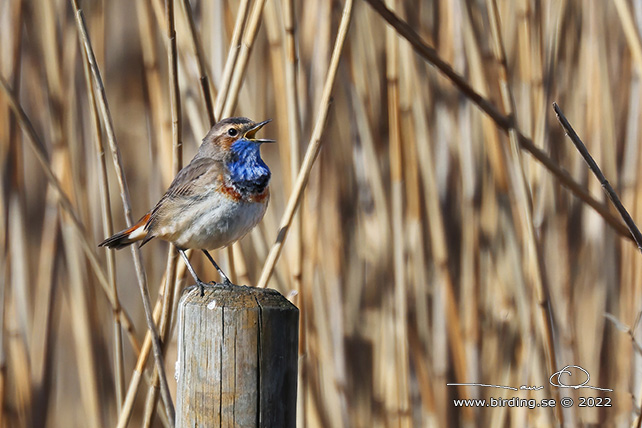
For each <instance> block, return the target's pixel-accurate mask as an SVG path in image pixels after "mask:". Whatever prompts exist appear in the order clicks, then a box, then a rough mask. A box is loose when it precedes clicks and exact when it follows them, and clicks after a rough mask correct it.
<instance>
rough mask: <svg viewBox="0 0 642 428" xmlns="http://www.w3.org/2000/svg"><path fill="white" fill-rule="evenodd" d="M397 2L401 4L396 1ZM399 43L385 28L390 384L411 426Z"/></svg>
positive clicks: (391, 2) (398, 419) (391, 0)
mask: <svg viewBox="0 0 642 428" xmlns="http://www.w3.org/2000/svg"><path fill="white" fill-rule="evenodd" d="M395 3H396V2H395V0H388V1H387V4H388V6H389V7H391V8H392V9H393V10H394V8H395ZM397 3H398V2H397ZM398 43H399V40H398V38H397V35H396V33H395V30H394V28H392V27H388V28H386V51H385V52H386V85H387V90H388V96H387V98H388V145H389V149H388V152H389V157H390V185H391V189H390V192H391V193H392V196H391V219H392V258H393V269H394V271H393V272H394V274H393V277H394V302H395V305H394V315H393V320H394V325H395V332H394V338H395V339H394V341H395V343H394V345H393V346H394V348H393V349H394V350H395V351H394V354H395V355H394V359H393V360H392V364H393V366H394V367H395V370H394V373H395V377H394V379H393V380H392V381H391V382H390V384H389V385H388V389H390V388H392V390H393V391H394V395H395V397H394V398H395V399H394V400H392V405H393V406H395V407H394V408H393V410H392V412H391V413H392V414H393V418H394V419H393V424H394V425H397V426H400V427H409V426H410V422H411V420H410V418H409V416H410V412H409V407H410V403H409V397H408V371H409V368H408V362H407V359H406V358H405V356H406V355H408V342H407V340H408V339H407V338H408V332H407V331H406V319H407V307H406V306H407V300H408V296H407V294H408V290H406V272H405V270H406V260H405V258H406V257H405V246H406V240H405V237H404V230H403V228H404V221H403V220H404V219H403V217H404V212H403V207H404V198H403V181H404V174H403V170H404V162H403V153H402V145H401V138H402V135H401V117H400V116H401V113H400V111H399V109H400V106H399V71H398V69H397V67H398V64H399V46H398Z"/></svg>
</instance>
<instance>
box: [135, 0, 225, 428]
mask: <svg viewBox="0 0 642 428" xmlns="http://www.w3.org/2000/svg"><path fill="white" fill-rule="evenodd" d="M184 6H186V7H189V5H184ZM185 12H186V13H188V14H189V12H188V11H187V10H186V11H185ZM165 15H166V23H167V28H166V36H167V39H168V41H169V43H168V50H167V62H168V69H169V88H170V90H169V93H170V106H171V113H172V148H173V150H172V151H173V173H174V175H176V174H178V172H179V171H180V170H181V168H182V165H183V150H182V146H183V142H182V119H181V100H180V87H179V84H178V53H177V49H176V29H175V16H174V0H165ZM190 17H191V15H190ZM190 21H191V22H190V27H191V30H193V29H194V28H193V24H194V23H193V20H191V18H190ZM192 35H193V36H194V37H196V36H195V35H194V34H192ZM194 43H195V44H196V42H194ZM199 68H200V70H199V71H200V72H201V76H205V77H206V76H207V75H204V74H203V73H204V67H201V66H199ZM201 82H202V83H204V84H205V86H203V91H204V97H205V100H206V104H208V103H207V100H209V104H208V105H207V108H208V113H209V114H210V119H211V120H213V113H212V111H211V96H210V95H209V86H207V85H208V84H207V79H205V80H201ZM176 261H177V259H176V251H175V249H174V248H173V246H171V245H170V248H169V252H168V255H167V268H166V271H165V290H166V291H165V293H164V294H163V306H162V312H161V317H160V324H159V326H158V330H159V334H160V338H161V340H162V341H163V344H165V347H166V346H167V342H168V341H167V339H168V326H169V325H170V323H171V315H172V309H173V298H174V290H173V288H172V287H170V285H173V284H174V276H175V274H176ZM159 380H160V377H159V374H158V370H154V374H153V377H152V382H151V385H150V386H149V390H148V394H147V400H146V403H145V411H144V413H143V426H144V427H149V426H150V425H151V423H152V418H153V415H154V410H155V408H156V402H157V399H158V391H159V390H158V388H159ZM171 419H172V418H170V420H171ZM172 425H173V423H172Z"/></svg>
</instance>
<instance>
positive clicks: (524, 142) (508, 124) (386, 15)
mask: <svg viewBox="0 0 642 428" xmlns="http://www.w3.org/2000/svg"><path fill="white" fill-rule="evenodd" d="M366 1H367V2H368V3H369V4H370V5H371V6H372V8H373V9H375V10H376V11H377V12H378V13H379V14H380V15H381V17H382V18H383V19H385V20H386V21H387V22H388V23H389V24H390V25H392V26H393V27H394V28H395V29H396V30H397V32H398V33H399V34H400V35H401V36H403V37H404V38H405V39H406V40H408V42H410V44H411V45H412V46H413V48H414V49H415V50H416V51H417V53H418V54H419V55H421V56H422V57H423V58H424V59H425V60H426V61H428V62H429V63H431V64H433V65H434V66H435V67H437V69H439V71H441V72H442V73H443V74H444V75H445V76H446V77H448V79H449V80H451V81H452V83H453V84H454V85H455V86H456V87H457V89H459V90H460V91H461V92H462V93H463V94H464V95H465V96H466V97H467V98H468V99H470V100H471V101H472V102H473V103H475V104H476V105H477V106H478V107H479V108H480V109H481V110H482V111H484V113H486V114H487V115H488V116H490V117H491V118H492V119H493V121H494V122H495V123H496V124H497V126H499V127H500V128H501V129H503V130H505V131H508V130H510V129H514V130H515V132H516V138H517V141H518V143H519V145H520V147H521V148H522V149H524V150H526V151H527V152H529V153H530V154H531V155H533V157H534V158H535V159H537V160H538V161H539V162H540V163H541V164H542V165H544V167H545V168H546V169H548V170H549V171H550V172H551V173H552V174H553V175H554V176H555V177H556V178H557V179H558V180H559V181H560V183H561V184H562V185H563V186H565V187H566V188H567V189H569V190H570V191H571V192H572V193H573V194H574V195H575V196H577V197H578V198H579V199H581V200H582V201H583V202H585V203H587V204H588V205H590V206H591V207H592V208H593V209H595V211H597V212H598V214H600V216H602V218H604V220H605V221H606V222H607V223H608V224H609V225H611V226H612V227H613V228H614V229H615V230H616V232H618V233H619V234H620V235H622V236H624V237H630V235H629V233H628V231H627V229H626V226H625V225H623V224H622V223H621V222H620V221H619V220H618V219H617V218H616V217H615V216H614V215H613V214H611V213H610V212H609V211H608V208H607V207H606V206H605V205H604V204H602V203H601V202H599V201H597V200H595V198H593V197H592V196H591V195H590V193H589V192H588V191H587V190H586V189H584V187H582V186H581V185H580V184H578V183H577V182H576V181H575V180H574V179H573V178H572V177H571V176H570V175H569V173H568V172H566V171H565V170H564V169H562V168H561V167H560V166H559V165H557V163H555V162H554V161H553V160H552V159H551V158H550V157H549V156H548V155H547V154H546V153H544V152H543V151H542V150H541V149H539V148H537V147H536V146H535V145H534V144H533V141H532V140H531V139H530V138H528V137H526V136H524V135H523V134H522V133H521V132H520V131H519V129H518V128H516V125H515V124H514V120H513V118H512V117H510V116H504V115H503V114H501V113H500V112H499V111H498V110H497V109H496V108H495V106H494V105H493V104H492V103H491V102H490V101H489V100H488V99H486V98H485V97H483V96H481V95H480V94H479V93H478V92H476V91H475V90H474V89H473V88H472V87H471V86H470V85H469V84H468V82H467V81H466V80H465V79H464V78H463V77H462V76H460V75H459V74H458V73H457V72H455V71H454V70H453V68H452V67H451V66H450V64H448V63H447V62H446V61H444V60H443V59H441V58H440V56H439V54H438V53H437V51H436V50H434V49H433V48H431V47H430V46H428V45H427V44H426V43H424V41H423V40H422V39H421V37H420V36H419V35H418V34H417V33H416V32H415V30H413V29H412V27H410V25H408V23H407V22H405V21H403V20H401V19H400V18H399V17H398V16H397V15H395V14H394V13H393V12H391V11H390V10H389V9H388V8H387V7H386V6H385V5H384V4H383V3H382V2H381V1H380V0H366Z"/></svg>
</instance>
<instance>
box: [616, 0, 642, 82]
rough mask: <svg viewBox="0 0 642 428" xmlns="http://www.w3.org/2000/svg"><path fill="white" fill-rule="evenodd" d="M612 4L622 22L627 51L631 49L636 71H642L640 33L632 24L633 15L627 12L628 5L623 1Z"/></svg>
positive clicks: (618, 0)
mask: <svg viewBox="0 0 642 428" xmlns="http://www.w3.org/2000/svg"><path fill="white" fill-rule="evenodd" d="M613 3H614V4H615V9H616V10H617V14H618V16H619V18H620V21H621V22H622V31H624V34H625V35H626V41H627V42H628V43H629V49H631V54H632V55H633V59H634V60H635V63H636V64H637V68H638V71H642V41H640V33H639V32H638V29H636V27H635V23H634V22H633V15H632V14H631V11H630V10H629V6H628V3H627V2H626V1H625V0H615V1H614V2H613Z"/></svg>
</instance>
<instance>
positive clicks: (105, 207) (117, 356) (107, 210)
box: [83, 50, 125, 413]
mask: <svg viewBox="0 0 642 428" xmlns="http://www.w3.org/2000/svg"><path fill="white" fill-rule="evenodd" d="M83 52H84V50H83ZM83 70H84V75H85V82H86V85H87V88H88V89H89V90H88V91H87V94H88V99H89V107H90V109H91V123H92V125H93V128H94V131H95V134H94V140H93V142H94V150H95V151H96V158H97V159H96V162H97V164H98V170H99V180H98V186H99V191H100V202H101V208H102V210H101V214H102V223H103V233H104V235H105V236H111V235H112V234H113V233H114V227H113V221H112V216H111V201H110V199H109V188H108V184H107V183H108V179H107V165H106V162H105V151H104V150H103V140H102V133H101V130H100V118H99V117H98V108H97V106H96V97H95V94H94V88H93V85H92V84H91V71H90V70H89V66H88V62H87V61H83ZM106 257H107V280H108V281H109V284H110V285H111V290H112V293H113V295H114V301H115V303H116V305H117V306H116V308H115V310H117V311H119V310H120V306H118V305H119V303H120V302H119V301H118V287H117V286H116V261H115V256H114V252H113V251H108V252H107V254H106ZM122 342H123V339H122V330H121V323H120V320H119V318H118V317H114V377H115V379H114V383H115V386H116V407H117V410H118V412H119V413H120V410H121V406H122V402H123V399H124V393H125V389H124V388H125V369H124V367H123V364H124V362H123V343H122Z"/></svg>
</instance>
